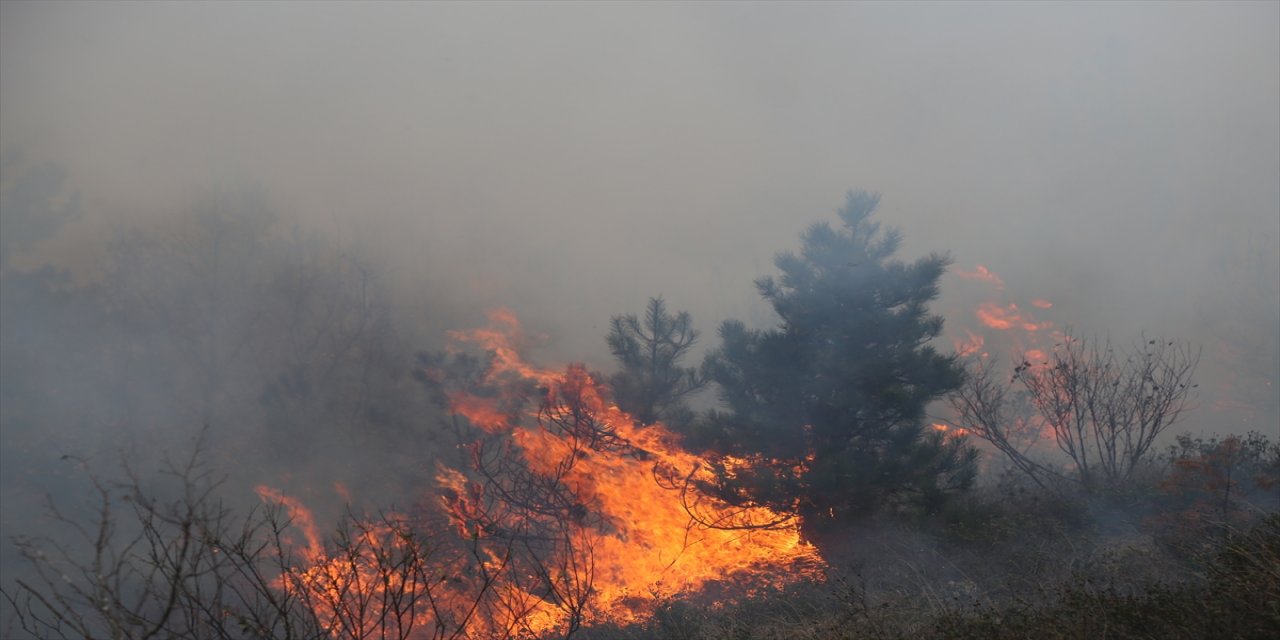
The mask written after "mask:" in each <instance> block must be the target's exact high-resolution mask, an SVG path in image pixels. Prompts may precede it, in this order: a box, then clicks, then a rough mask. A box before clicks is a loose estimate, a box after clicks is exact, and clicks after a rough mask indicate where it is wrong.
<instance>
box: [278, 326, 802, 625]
mask: <svg viewBox="0 0 1280 640" xmlns="http://www.w3.org/2000/svg"><path fill="white" fill-rule="evenodd" d="M450 336H451V338H452V339H453V340H455V341H456V342H459V343H468V344H473V345H477V346H479V347H481V348H483V349H485V350H486V351H487V352H488V353H489V354H490V355H491V364H490V366H489V367H488V369H487V370H486V371H485V372H484V375H483V378H482V382H483V386H484V388H483V389H467V388H463V389H456V390H452V391H451V392H449V393H448V394H447V398H448V404H449V408H450V410H451V411H452V412H454V413H455V414H457V415H460V416H462V417H464V418H466V419H467V421H468V422H470V423H471V424H472V425H474V426H475V427H476V428H477V429H478V430H479V431H480V436H479V438H478V439H477V440H476V441H475V443H474V444H472V445H470V449H469V451H470V454H471V459H472V465H471V467H472V468H471V469H468V470H467V471H466V473H464V472H462V471H459V470H457V469H451V468H443V469H441V471H440V472H439V474H438V477H437V480H438V482H439V485H440V492H439V494H440V497H439V499H438V500H437V502H436V504H437V506H438V507H439V509H440V510H441V512H442V513H443V514H445V516H446V517H447V518H448V519H449V521H450V522H452V524H453V527H454V530H455V533H454V535H455V536H456V540H457V541H458V544H457V545H456V546H457V547H458V548H461V549H464V550H466V552H465V553H459V554H455V555H454V556H451V558H452V559H451V560H448V561H447V562H446V564H448V565H450V566H446V567H442V568H441V573H442V575H449V576H452V577H453V580H455V581H456V580H458V579H459V578H458V576H462V575H463V574H467V575H468V577H467V578H466V579H465V584H464V586H469V587H471V589H470V591H467V590H466V589H464V588H462V587H456V588H455V587H449V588H448V589H441V588H437V591H436V592H433V593H431V594H429V595H430V597H428V598H421V600H423V601H424V602H423V611H421V612H419V615H420V616H421V619H422V620H431V619H434V620H435V621H436V622H437V623H438V624H445V623H446V622H447V623H448V624H456V625H459V626H461V624H462V623H460V622H459V621H466V623H467V624H468V625H469V627H468V629H469V631H468V632H467V635H470V636H472V637H494V636H506V635H519V634H532V635H543V634H546V633H549V632H552V631H561V632H563V631H564V630H572V629H576V628H577V627H578V626H580V625H583V624H588V623H592V622H599V621H610V622H618V623H629V622H635V621H639V620H642V619H644V618H645V617H647V616H648V615H650V614H651V613H652V612H653V611H654V608H655V607H656V605H657V603H658V602H659V601H660V600H661V599H663V598H666V597H670V596H672V595H676V594H681V593H689V592H696V591H699V590H704V589H706V588H707V587H709V586H712V585H718V586H719V585H731V586H733V587H735V588H738V589H740V590H742V591H743V592H750V591H751V590H753V589H758V588H763V587H775V586H783V585H785V584H787V583H789V582H794V581H796V580H799V579H803V578H813V577H816V576H817V575H818V574H819V573H820V571H821V568H822V563H821V560H820V558H819V556H818V554H817V552H816V550H815V548H814V547H813V546H812V545H811V544H809V543H808V542H806V541H804V540H803V539H802V538H801V535H800V532H799V523H798V522H797V521H796V520H795V518H793V517H789V515H788V514H784V513H778V512H775V511H772V510H769V509H766V508H763V507H735V506H731V505H729V504H727V503H725V502H723V501H721V500H719V499H717V498H715V497H713V496H712V495H710V494H709V493H708V492H707V491H705V490H704V488H705V487H707V486H711V484H712V483H713V482H714V476H713V475H712V472H711V470H710V469H711V465H710V464H709V463H710V461H709V460H706V459H703V458H701V457H699V456H697V455H694V454H692V453H690V452H688V451H686V450H684V449H682V448H681V447H680V445H679V439H678V437H677V436H676V435H675V434H673V433H671V432H670V431H668V430H667V429H666V428H665V427H664V426H662V425H660V424H657V425H650V426H644V427H641V426H637V423H636V422H635V421H634V420H633V419H632V418H631V416H629V415H627V414H626V413H624V412H623V411H621V410H620V409H619V408H618V407H617V406H616V405H613V404H611V403H610V402H608V400H607V394H606V392H605V390H604V389H603V388H602V387H601V385H600V384H599V383H598V382H597V381H596V380H595V379H594V378H593V377H592V376H591V375H590V374H589V373H588V372H587V371H586V369H585V368H583V367H582V366H580V365H571V366H569V367H567V368H566V369H565V370H563V371H553V370H549V369H541V368H538V367H535V366H533V365H531V364H529V363H527V362H525V361H524V360H523V359H522V358H521V357H520V355H519V349H518V346H519V344H520V340H521V333H520V325H519V323H518V321H517V320H516V318H515V316H514V315H513V314H511V313H510V312H508V311H505V310H501V311H497V312H494V313H492V314H491V316H490V324H489V326H488V327H486V328H483V329H477V330H474V331H467V332H454V333H451V334H450ZM521 396H524V397H529V396H534V397H535V399H534V400H533V401H532V402H527V403H523V404H522V403H521V402H520V398H521ZM717 462H719V463H720V464H721V465H723V466H728V467H733V466H741V465H746V464H748V463H747V461H745V460H736V459H729V460H719V461H717ZM262 493H263V495H264V497H270V498H271V499H274V500H278V501H284V500H287V498H285V497H284V496H280V495H279V494H274V493H271V492H269V490H263V491H262ZM285 506H286V507H288V508H289V509H290V510H291V511H293V510H295V509H299V510H300V509H302V507H301V505H297V504H294V503H288V502H285ZM304 521H305V520H304ZM393 528H394V527H393ZM362 531H364V532H365V535H368V536H371V538H370V539H369V540H368V544H365V545H362V548H364V549H369V550H376V549H378V547H377V544H375V543H377V542H378V540H379V539H380V538H378V536H380V535H381V536H382V538H381V539H390V540H392V544H393V545H394V544H396V543H395V539H396V537H395V536H389V537H388V536H387V535H386V531H385V527H384V528H381V529H380V528H379V526H377V525H374V524H369V525H367V526H365V527H363V528H362ZM313 536H314V532H313V531H312V532H308V533H307V534H306V538H307V542H308V544H307V549H308V552H307V553H306V554H305V557H306V559H307V560H308V561H309V563H310V567H309V568H308V569H306V570H305V571H304V572H301V573H299V574H298V575H295V576H294V578H295V579H294V580H293V581H292V582H289V583H287V584H286V588H290V589H293V590H295V591H299V590H301V591H307V592H309V593H310V594H311V595H312V596H316V595H320V596H325V597H312V598H311V599H310V600H309V601H310V602H313V603H319V604H314V605H313V606H318V607H319V609H321V610H318V611H317V614H318V617H320V619H322V620H325V621H328V622H327V623H328V624H330V628H331V629H333V631H334V633H336V634H346V633H350V632H353V631H364V630H365V629H362V628H361V629H358V628H356V627H359V626H360V625H357V624H352V623H349V622H348V623H342V621H340V620H337V619H338V618H340V617H341V616H339V615H336V612H337V610H338V609H340V608H341V607H342V606H344V605H343V603H342V602H340V600H341V599H342V594H344V593H353V594H354V593H359V592H360V589H361V588H362V586H363V588H364V589H366V590H375V591H376V590H379V589H385V588H387V587H386V586H385V585H384V586H378V585H379V583H378V581H376V580H372V579H370V578H372V577H373V576H367V575H366V576H362V575H359V573H360V572H359V571H356V572H354V573H353V572H352V571H351V569H350V567H351V566H352V564H353V563H352V559H351V554H350V553H345V554H339V553H333V554H331V555H324V554H323V553H315V552H312V551H311V550H312V549H314V548H315V545H317V544H318V542H316V541H315V539H314V538H313ZM370 553H373V551H370ZM469 558H470V560H469ZM374 560H375V559H371V558H366V559H365V562H366V564H368V565H369V566H371V567H372V566H374V564H375V563H374ZM468 562H471V565H472V566H470V569H468V570H462V569H465V567H461V568H460V566H459V565H467V563H468ZM356 564H359V563H356ZM344 571H345V572H346V573H345V574H343V572H344ZM468 572H469V573H468ZM339 574H342V575H345V576H347V577H343V578H341V579H338V578H335V577H334V576H338V575H339ZM479 583H483V584H479ZM399 588H400V589H401V590H403V585H400V587H399ZM424 588H428V589H429V588H430V585H425V587H424ZM464 593H466V594H470V595H471V596H472V597H471V598H470V599H468V597H464V596H463V595H462V594H464ZM334 594H338V595H337V596H335V595H334ZM368 595H369V594H362V597H364V599H365V600H367V601H370V602H379V601H384V602H385V601H389V600H390V599H388V598H378V597H375V598H368ZM427 601H429V602H430V604H431V607H427V606H426V605H427V604H428V603H427ZM450 607H452V608H453V609H452V610H450ZM468 608H469V610H471V611H474V613H473V614H468V613H467V612H466V611H464V609H468ZM468 615H470V617H467V616H468ZM335 620H337V622H333V621H335ZM450 621H451V622H450ZM420 624H421V628H422V629H424V634H425V633H427V631H428V630H430V629H431V628H433V627H432V625H431V624H429V623H420Z"/></svg>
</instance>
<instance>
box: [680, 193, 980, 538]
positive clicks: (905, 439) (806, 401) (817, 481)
mask: <svg viewBox="0 0 1280 640" xmlns="http://www.w3.org/2000/svg"><path fill="white" fill-rule="evenodd" d="M878 202H879V197H878V196H876V195H872V194H868V193H864V192H854V193H850V194H849V196H848V200H847V202H846V204H845V206H844V208H842V209H841V210H840V211H839V214H840V218H841V220H842V222H843V228H842V229H835V228H833V227H831V226H830V225H828V224H826V223H819V224H815V225H813V226H811V227H810V228H809V229H808V231H807V232H805V233H804V235H803V236H802V241H803V244H802V248H801V251H800V253H799V254H795V253H790V252H785V253H782V254H780V255H779V256H778V257H777V260H776V264H777V266H778V268H779V269H780V270H781V271H782V274H781V275H780V276H779V277H778V278H776V279H775V278H772V277H768V278H763V279H761V280H759V281H758V282H757V286H758V288H759V290H760V293H761V295H762V296H763V297H764V298H765V299H766V300H768V301H769V302H770V303H771V304H772V306H773V308H774V310H775V311H776V313H777V314H778V316H779V318H780V320H781V323H780V325H779V326H778V327H776V328H773V329H767V330H753V329H748V328H747V327H746V326H744V325H743V324H742V323H740V322H736V321H729V322H725V323H724V325H723V326H722V327H721V329H720V337H721V341H722V342H721V346H720V347H719V349H717V350H716V351H715V352H714V353H712V354H711V356H710V357H709V358H708V360H707V363H706V370H707V372H708V374H709V375H710V377H711V379H712V380H713V381H715V382H716V383H717V384H718V385H719V388H720V392H721V399H722V400H723V402H724V403H725V404H726V405H727V407H728V411H727V412H722V413H715V414H713V415H712V416H710V417H709V419H708V420H707V421H706V422H705V423H704V424H702V425H700V428H699V429H698V430H697V431H696V432H695V433H694V442H695V443H696V444H700V445H703V446H707V447H710V448H712V449H715V450H718V451H721V452H724V453H729V454H734V455H738V456H746V457H750V458H755V459H756V460H757V461H758V462H760V463H761V464H758V465H755V466H753V467H752V468H751V469H749V470H744V469H736V470H729V469H722V470H721V471H722V473H721V474H720V477H721V480H722V481H721V486H719V487H717V489H718V490H719V491H720V493H721V494H722V495H724V496H726V497H727V498H729V499H730V500H732V501H735V502H738V503H761V504H767V505H770V506H774V507H778V508H783V509H795V508H798V509H799V510H800V512H801V513H802V514H803V516H804V517H805V520H806V525H808V526H810V527H811V528H812V527H821V526H823V525H825V524H831V523H836V522H844V521H849V520H852V519H855V518H858V517H861V516H864V515H866V514H869V513H872V512H874V511H876V510H877V509H879V508H882V507H885V506H911V507H914V508H922V509H923V510H925V511H935V510H937V509H938V508H940V507H941V505H942V504H944V503H945V501H946V499H947V497H948V496H949V495H951V494H953V493H955V492H957V491H959V490H962V489H964V488H966V487H968V486H969V484H970V482H971V480H972V478H973V475H974V471H975V470H974V455H975V454H974V453H973V452H972V450H971V449H970V448H969V447H967V446H966V445H965V444H964V443H963V441H961V440H957V439H953V438H945V437H943V436H942V435H941V434H939V433H936V432H934V431H933V430H932V429H928V428H927V427H926V425H925V423H924V418H925V413H924V409H925V405H926V404H928V403H929V402H930V401H932V400H934V399H935V398H938V397H939V396H941V395H943V394H945V393H947V392H948V391H951V390H952V389H955V388H956V387H957V386H959V384H960V382H961V379H962V375H963V374H962V370H961V368H960V367H959V365H958V364H957V362H956V360H955V358H954V357H953V356H947V355H943V354H941V353H939V352H937V351H936V350H935V349H934V348H933V347H932V346H930V345H929V342H930V341H931V340H932V339H933V338H935V337H936V336H937V335H938V334H939V333H940V332H941V330H942V318H941V317H940V316H937V315H934V314H931V313H930V312H929V309H928V303H929V302H930V301H932V300H933V299H934V298H936V297H937V295H938V279H939V277H941V275H942V273H943V272H944V270H945V269H946V266H947V264H948V259H947V258H946V257H945V256H941V255H938V254H932V255H929V256H928V257H925V258H921V259H919V260H917V261H915V262H913V263H910V264H907V263H904V262H902V261H899V260H895V259H893V258H892V256H893V255H894V254H895V253H896V251H897V249H898V246H899V244H900V242H901V236H900V235H899V234H898V233H897V232H896V231H894V230H887V231H884V232H881V230H880V227H879V224H878V223H875V222H872V221H871V220H870V217H871V214H872V213H873V211H874V210H875V207H876V205H877V203H878Z"/></svg>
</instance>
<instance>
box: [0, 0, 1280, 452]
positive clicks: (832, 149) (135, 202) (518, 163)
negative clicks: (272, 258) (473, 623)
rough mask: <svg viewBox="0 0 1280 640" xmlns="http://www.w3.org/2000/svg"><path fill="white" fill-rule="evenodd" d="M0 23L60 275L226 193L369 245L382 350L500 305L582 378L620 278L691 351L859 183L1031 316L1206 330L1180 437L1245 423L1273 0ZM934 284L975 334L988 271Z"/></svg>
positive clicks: (273, 7)
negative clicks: (45, 184) (256, 192)
mask: <svg viewBox="0 0 1280 640" xmlns="http://www.w3.org/2000/svg"><path fill="white" fill-rule="evenodd" d="M0 11H2V12H3V13H2V16H3V19H2V20H0V41H2V42H3V49H2V54H3V55H0V74H2V75H0V146H2V147H3V149H4V152H5V154H6V155H7V157H10V158H20V159H19V160H15V161H14V162H13V163H12V164H11V165H10V166H11V167H19V166H33V165H37V164H40V163H46V162H48V163H54V164H56V165H57V166H60V167H62V168H64V169H65V170H66V172H67V179H66V185H67V187H68V188H69V189H72V190H74V191H75V192H77V193H78V194H79V197H80V203H81V209H82V211H83V216H82V217H81V218H80V219H78V220H76V221H75V222H72V223H70V224H67V225H65V227H64V228H63V229H61V231H60V232H59V233H58V234H57V235H55V236H53V237H52V238H49V239H47V240H45V241H43V242H41V243H39V244H37V245H35V246H24V247H20V250H21V255H20V256H19V258H18V259H17V262H16V263H15V264H17V265H18V266H19V267H21V268H30V267H33V266H37V265H40V264H43V263H46V262H48V263H52V264H55V265H58V266H60V267H64V268H69V269H72V270H73V271H74V272H75V273H76V274H78V276H79V277H81V278H84V279H87V280H92V278H93V276H94V273H95V269H96V265H97V264H98V261H100V260H101V259H102V255H103V253H104V252H105V251H106V248H105V243H106V238H107V237H108V234H109V233H110V231H111V229H114V228H118V227H119V226H120V225H122V224H143V225H160V226H162V225H163V224H164V221H165V220H166V219H167V218H168V217H171V216H174V215H177V213H178V212H185V211H189V210H190V209H191V208H192V206H193V203H195V202H198V201H199V199H200V197H201V195H202V194H205V193H207V192H209V191H210V190H216V189H220V188H240V187H242V186H244V185H252V186H256V187H259V188H261V189H262V190H263V192H264V193H265V194H266V195H265V197H266V199H267V201H268V202H269V203H270V208H271V209H272V210H274V211H277V212H281V213H283V214H285V215H288V216H290V217H291V218H292V219H296V220H299V221H300V224H302V225H304V226H306V227H308V228H312V229H319V230H322V231H324V232H325V233H329V234H333V235H334V236H335V237H339V238H342V239H343V240H344V241H346V242H349V243H352V244H353V245H354V246H357V247H360V250H362V251H364V252H366V253H368V254H369V255H371V256H374V257H375V258H376V260H377V261H378V262H379V263H380V264H381V265H383V266H385V268H386V273H387V277H388V279H389V284H390V287H391V290H392V292H393V293H392V298H393V299H395V300H397V301H398V302H399V304H400V305H401V306H402V307H403V308H404V309H408V310H409V311H407V312H406V313H407V314H409V315H412V314H415V313H416V314H420V319H419V320H418V321H419V322H420V325H419V326H420V332H419V333H417V334H415V335H414V336H413V338H414V339H415V340H419V341H427V340H435V339H438V333H439V331H440V330H442V329H444V328H450V327H460V326H473V325H475V324H477V323H479V322H480V321H481V319H482V312H483V311H484V310H485V309H488V308H492V307H496V306H500V305H501V306H507V307H509V308H511V309H513V310H514V311H515V312H516V313H517V314H518V315H520V316H521V318H522V319H523V320H524V321H525V323H526V325H527V326H528V327H530V328H531V330H533V331H536V332H541V333H545V334H546V345H545V346H546V353H547V355H546V357H547V358H548V359H559V360H561V361H567V360H584V361H587V362H588V363H591V364H592V366H597V367H604V368H607V367H608V366H609V363H608V354H607V351H606V350H605V348H604V341H603V336H604V333H605V332H606V328H607V322H608V318H609V316H610V315H612V314H617V313H622V312H633V311H638V310H639V309H640V308H641V307H642V306H643V304H644V302H645V300H646V299H647V297H648V296H651V295H656V294H663V295H665V296H666V298H667V300H668V303H669V305H670V306H671V307H672V308H675V309H687V310H689V311H691V312H692V313H693V316H694V319H695V321H696V323H697V324H698V326H699V328H700V329H701V330H702V331H703V333H704V340H703V345H704V346H711V345H713V343H714V342H715V335H714V333H715V332H714V329H715V327H716V326H717V325H718V323H719V322H720V321H721V320H723V319H725V318H728V317H737V318H742V319H744V320H747V321H748V322H752V323H755V324H766V323H769V322H771V318H770V315H769V312H768V311H767V309H766V308H765V307H764V306H763V305H761V303H760V302H759V301H758V297H757V296H756V294H755V291H754V287H753V285H752V281H753V280H754V279H755V278H756V277H759V276H761V275H766V274H768V273H771V272H772V270H773V269H772V256H773V255H774V253H775V252H777V251H780V250H783V249H789V248H794V247H795V246H796V244H797V241H796V236H797V234H798V233H800V232H801V231H802V230H803V229H804V228H805V227H806V226H807V225H808V224H810V223H811V222H813V221H816V220H826V219H831V218H832V217H833V216H832V215H831V214H832V211H833V210H834V209H835V208H836V207H838V206H839V205H840V203H841V202H842V201H843V196H844V193H845V191H846V190H848V189H851V188H863V189H870V190H875V191H879V192H881V193H882V194H883V195H884V206H883V207H882V209H881V213H880V220H881V221H882V222H884V223H886V224H890V225H894V226H897V227H899V228H901V229H902V231H903V233H904V235H905V238H906V244H905V247H904V251H903V252H902V255H903V257H908V258H910V257H914V256H917V255H921V254H923V253H925V252H928V251H933V250H936V251H945V252H949V253H950V254H951V255H952V257H953V258H954V259H955V261H956V268H957V269H960V270H971V269H973V268H975V266H976V265H979V264H981V265H984V266H986V267H988V268H989V269H991V270H992V271H993V272H995V273H997V274H999V275H1000V277H1001V278H1003V280H1004V282H1005V284H1006V288H1005V290H1004V293H1003V295H1005V296H1008V300H1015V299H1016V300H1017V301H1018V302H1019V303H1020V304H1022V305H1023V306H1025V305H1026V301H1027V300H1030V299H1032V298H1042V299H1046V300H1049V301H1051V302H1053V304H1054V307H1053V310H1052V317H1053V320H1054V322H1055V323H1056V324H1057V325H1058V326H1067V325H1070V326H1073V327H1077V328H1081V329H1083V330H1087V331H1093V332H1098V333H1107V334H1110V335H1112V336H1113V337H1115V338H1116V339H1118V340H1121V341H1125V340H1130V339H1134V338H1136V336H1137V335H1138V334H1139V332H1147V333H1148V334H1153V335H1155V334H1158V335H1168V336H1176V337H1178V338H1183V339H1187V340H1190V341H1192V342H1194V343H1196V344H1200V345H1203V346H1204V348H1205V358H1204V359H1205V361H1204V364H1203V365H1202V377H1203V378H1205V379H1207V380H1210V381H1212V382H1213V383H1214V384H1206V385H1205V386H1206V387H1207V388H1210V387H1211V388H1214V389H1218V390H1219V391H1215V392H1214V393H1219V392H1220V393H1222V394H1226V395H1230V396H1231V397H1232V398H1233V399H1234V401H1235V403H1236V405H1239V404H1240V403H1244V404H1245V405H1247V406H1248V410H1246V411H1244V412H1243V413H1242V414H1240V415H1236V414H1232V415H1231V416H1230V417H1229V418H1223V419H1221V420H1210V419H1208V418H1207V417H1205V416H1197V417H1195V418H1192V419H1191V422H1194V424H1189V425H1188V427H1189V428H1192V429H1196V430H1204V431H1206V432H1209V431H1230V430H1245V429H1249V428H1252V429H1263V430H1269V432H1270V433H1272V434H1275V433H1276V430H1277V423H1276V406H1277V401H1276V399H1275V386H1274V385H1275V384H1276V383H1275V381H1276V379H1277V378H1278V377H1280V355H1278V354H1280V347H1278V346H1277V342H1278V340H1280V292H1278V285H1277V282H1280V259H1278V257H1277V255H1278V253H1280V251H1278V249H1277V243H1278V242H1280V4H1277V3H1273V2H1251V3H1225V2H1214V3H1132V4H1126V3H1106V4H1102V3H1090V4H1050V3H1023V4H1005V3H1000V4H958V3H925V4H906V3H893V4H877V3H849V4H831V3H820V4H800V3H786V4H755V3H751V4H720V3H714V4H713V3H706V4H695V3H678V4H676V3H672V4H665V3H664V4H659V3H599V4H585V3H584V4H533V3H510V4H508V3H491V4H447V3H308V4H302V3H150V2H148V3H127V4H120V3H107V2H93V3H88V2H82V3H72V2H65V3H30V2H5V3H3V5H2V9H0ZM16 173H17V169H16V168H15V169H12V170H7V171H6V174H8V175H6V176H5V180H6V184H9V182H8V181H10V179H11V178H13V176H14V175H16ZM10 268H18V267H10ZM944 291H945V293H944V299H943V300H942V301H941V302H940V303H939V305H938V309H939V310H940V311H943V312H944V313H945V314H946V315H947V316H948V319H949V320H948V321H949V323H950V324H949V327H950V328H951V329H952V330H953V331H954V330H955V329H957V328H959V327H972V326H976V320H975V319H974V317H973V315H972V310H973V307H974V305H975V304H976V301H977V300H979V299H981V298H982V297H983V296H985V295H988V294H989V293H990V292H989V291H984V290H979V289H976V288H974V285H973V284H971V283H970V284H966V283H964V282H962V281H961V279H958V278H957V277H955V276H948V278H947V279H946V280H945V281H944ZM432 336H436V337H432ZM412 346H413V347H415V348H417V347H422V346H427V345H423V344H414V345H412ZM1001 357H1004V356H1003V355H1001ZM1223 389H1226V391H1222V390H1223ZM1211 400H1212V402H1210V403H1206V404H1207V405H1208V404H1212V403H1213V402H1216V400H1213V399H1212V398H1211ZM1224 406H1225V405H1224ZM1241 416H1243V417H1241Z"/></svg>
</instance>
